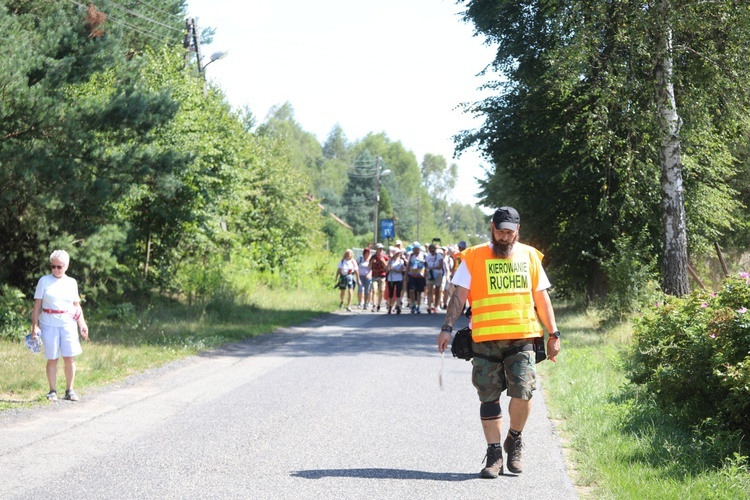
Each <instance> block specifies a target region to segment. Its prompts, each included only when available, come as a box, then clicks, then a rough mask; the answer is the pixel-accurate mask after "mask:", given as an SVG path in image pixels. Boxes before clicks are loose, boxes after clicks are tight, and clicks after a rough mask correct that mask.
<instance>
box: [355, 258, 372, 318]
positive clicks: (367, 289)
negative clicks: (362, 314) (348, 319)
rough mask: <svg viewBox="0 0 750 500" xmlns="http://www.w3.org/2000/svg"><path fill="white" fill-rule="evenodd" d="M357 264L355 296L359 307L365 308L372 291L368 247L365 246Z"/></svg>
mask: <svg viewBox="0 0 750 500" xmlns="http://www.w3.org/2000/svg"><path fill="white" fill-rule="evenodd" d="M357 264H358V265H359V287H358V288H357V298H358V299H359V305H358V306H357V307H359V308H360V309H367V307H368V306H369V305H370V300H372V299H370V294H371V292H372V269H370V248H369V247H365V248H364V249H363V250H362V255H360V257H359V259H357Z"/></svg>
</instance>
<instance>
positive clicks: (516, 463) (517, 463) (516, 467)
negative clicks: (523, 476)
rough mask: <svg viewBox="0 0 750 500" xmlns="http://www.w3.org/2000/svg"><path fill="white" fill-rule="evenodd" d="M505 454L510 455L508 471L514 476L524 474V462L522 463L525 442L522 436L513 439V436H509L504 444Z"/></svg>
mask: <svg viewBox="0 0 750 500" xmlns="http://www.w3.org/2000/svg"><path fill="white" fill-rule="evenodd" d="M503 448H505V453H507V454H508V470H509V471H510V472H512V473H513V474H520V473H521V472H523V462H522V461H521V453H522V450H523V441H522V440H521V436H518V437H517V438H515V439H513V436H511V435H510V434H508V437H506V438H505V443H504V444H503Z"/></svg>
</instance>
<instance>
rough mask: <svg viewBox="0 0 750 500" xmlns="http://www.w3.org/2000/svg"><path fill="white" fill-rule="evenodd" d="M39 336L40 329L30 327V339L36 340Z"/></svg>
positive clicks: (35, 326)
mask: <svg viewBox="0 0 750 500" xmlns="http://www.w3.org/2000/svg"><path fill="white" fill-rule="evenodd" d="M41 334H42V329H41V328H39V326H37V325H34V326H32V327H31V338H32V339H36V337H37V335H41Z"/></svg>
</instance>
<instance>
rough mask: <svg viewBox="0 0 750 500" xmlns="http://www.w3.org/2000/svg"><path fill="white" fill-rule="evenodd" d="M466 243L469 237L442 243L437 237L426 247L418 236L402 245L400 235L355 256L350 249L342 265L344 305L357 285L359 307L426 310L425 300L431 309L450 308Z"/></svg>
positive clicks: (340, 284) (431, 311) (340, 283)
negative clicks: (453, 282)
mask: <svg viewBox="0 0 750 500" xmlns="http://www.w3.org/2000/svg"><path fill="white" fill-rule="evenodd" d="M465 248H466V242H464V241H460V242H458V244H457V245H447V246H442V245H440V242H439V241H437V242H436V241H435V240H433V242H432V243H430V244H429V245H427V250H425V249H424V248H423V247H422V244H420V243H419V242H418V241H415V242H414V243H412V244H411V245H408V246H407V247H406V248H403V243H402V242H401V240H396V241H395V243H394V245H393V246H390V247H388V248H386V247H385V246H383V244H382V243H377V244H376V245H375V247H374V248H371V247H367V248H364V249H363V250H362V254H361V255H359V256H358V257H356V258H355V256H354V252H353V251H352V250H351V249H347V250H346V251H345V252H344V255H343V257H342V258H341V261H339V264H338V270H337V276H338V281H337V287H338V288H339V290H340V293H341V302H340V304H339V308H341V309H344V308H346V310H347V311H350V312H351V311H352V301H353V300H354V290H355V288H356V290H357V292H356V293H357V304H356V305H355V307H356V308H357V309H361V310H365V311H372V312H374V313H378V312H380V311H381V309H382V310H385V311H387V313H388V314H401V309H402V308H403V307H406V308H408V309H409V310H410V312H411V314H421V313H422V306H423V305H424V306H426V311H427V314H435V313H437V312H438V309H443V310H445V309H447V307H448V302H449V301H450V297H451V295H452V294H451V287H452V285H451V284H450V281H451V278H452V277H453V274H454V273H455V272H456V270H457V269H458V265H459V264H460V262H461V261H460V252H462V251H463V250H464V249H465Z"/></svg>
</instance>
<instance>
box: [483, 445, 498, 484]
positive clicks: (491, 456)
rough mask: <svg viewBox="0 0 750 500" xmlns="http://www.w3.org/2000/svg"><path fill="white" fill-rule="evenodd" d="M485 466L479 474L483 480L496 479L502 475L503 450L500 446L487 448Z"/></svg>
mask: <svg viewBox="0 0 750 500" xmlns="http://www.w3.org/2000/svg"><path fill="white" fill-rule="evenodd" d="M485 457H486V458H487V465H486V466H485V467H484V469H482V471H481V472H480V473H479V477H481V478H484V479H496V478H497V477H498V476H500V475H502V473H503V449H502V448H500V446H488V447H487V455H485Z"/></svg>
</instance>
